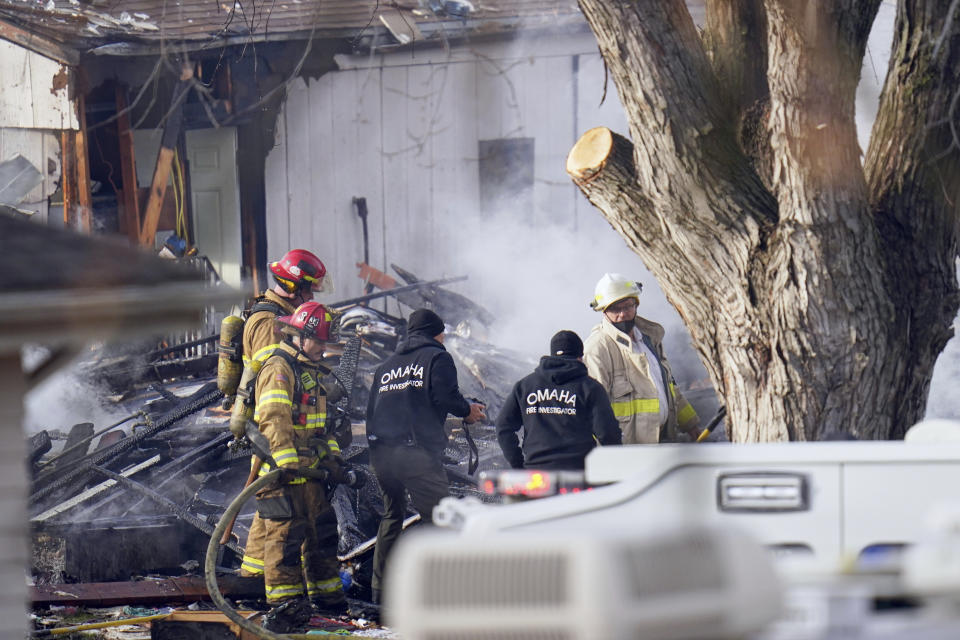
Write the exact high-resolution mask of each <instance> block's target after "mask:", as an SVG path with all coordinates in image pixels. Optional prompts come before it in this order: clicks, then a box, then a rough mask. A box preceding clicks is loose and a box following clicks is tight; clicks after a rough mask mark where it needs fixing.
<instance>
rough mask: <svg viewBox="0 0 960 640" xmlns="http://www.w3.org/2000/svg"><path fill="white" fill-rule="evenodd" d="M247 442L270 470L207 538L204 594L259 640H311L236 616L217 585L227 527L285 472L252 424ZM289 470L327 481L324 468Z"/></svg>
mask: <svg viewBox="0 0 960 640" xmlns="http://www.w3.org/2000/svg"><path fill="white" fill-rule="evenodd" d="M247 439H248V440H249V441H250V445H251V447H252V449H253V451H254V454H255V455H256V456H257V457H258V458H259V459H260V460H263V461H264V462H267V463H268V464H270V467H271V468H272V471H269V472H267V473H266V474H264V475H262V476H260V477H259V478H257V479H256V480H254V481H253V482H252V483H250V484H248V485H247V487H246V488H244V490H243V491H241V492H240V495H238V496H237V497H236V498H234V499H233V502H231V503H230V505H229V506H228V507H227V509H226V510H225V511H224V512H223V515H222V516H220V521H219V522H217V526H216V527H215V528H214V530H213V533H212V534H211V535H210V543H209V544H208V545H207V555H206V558H205V559H204V567H203V568H204V581H205V582H206V584H207V591H209V592H210V599H211V600H213V603H214V604H215V605H217V608H218V609H220V611H221V612H222V613H223V615H225V616H227V617H228V618H229V619H230V620H232V621H233V622H235V623H237V624H238V625H240V627H241V628H242V629H245V630H247V631H249V632H250V633H252V634H254V635H256V636H258V637H260V638H268V639H269V640H276V639H278V638H279V639H283V638H303V639H304V640H306V639H308V638H309V639H311V640H313V639H315V638H316V637H317V634H315V633H314V634H311V635H306V634H300V635H297V634H278V633H274V632H273V631H269V630H267V629H264V628H263V627H261V626H258V625H255V624H254V623H252V622H250V621H249V620H247V619H246V618H244V617H243V616H241V615H240V614H239V613H237V610H236V609H234V608H233V607H231V606H230V603H229V602H227V601H226V599H225V598H224V597H223V594H222V593H221V592H220V586H219V585H218V584H217V555H218V553H219V551H220V549H219V547H220V545H221V544H222V542H221V541H222V540H223V539H224V538H225V537H227V538H228V539H229V536H227V535H226V531H227V527H232V526H233V523H234V522H235V521H236V518H237V514H239V513H240V509H241V508H243V505H244V504H245V503H246V502H247V500H249V499H250V496H252V495H255V494H256V493H257V492H258V491H260V490H261V489H263V488H264V487H266V486H268V485H270V484H271V483H273V482H275V481H277V480H278V479H279V478H280V476H281V475H282V474H283V473H284V470H283V469H279V468H278V467H277V464H276V462H275V461H274V460H273V458H272V457H271V456H270V445H269V443H268V442H267V439H266V438H265V437H264V435H263V434H262V433H260V430H259V429H258V428H257V426H256V425H255V424H254V423H253V422H247ZM292 471H294V472H295V473H296V474H297V475H300V476H302V477H305V478H307V479H308V480H311V479H312V480H319V481H325V480H327V479H328V478H329V473H328V472H327V470H325V469H307V468H298V469H295V470H292ZM336 635H337V636H339V637H343V638H358V637H360V636H352V635H342V634H336Z"/></svg>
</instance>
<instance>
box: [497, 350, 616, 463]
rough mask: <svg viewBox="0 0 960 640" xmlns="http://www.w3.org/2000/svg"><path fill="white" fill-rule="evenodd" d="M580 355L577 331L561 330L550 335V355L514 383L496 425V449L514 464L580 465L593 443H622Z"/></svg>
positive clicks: (607, 401)
mask: <svg viewBox="0 0 960 640" xmlns="http://www.w3.org/2000/svg"><path fill="white" fill-rule="evenodd" d="M582 356H583V342H582V341H581V340H580V336H578V335H577V334H576V333H574V332H573V331H560V332H558V333H557V334H556V335H554V336H553V338H552V339H551V340H550V355H548V356H544V357H543V358H541V359H540V366H539V367H537V369H536V370H535V371H534V372H533V373H531V374H530V375H528V376H527V377H525V378H523V379H522V380H520V381H519V382H517V383H516V384H515V385H513V391H512V392H511V393H510V396H508V397H507V400H506V402H505V403H504V405H503V408H502V409H501V410H500V415H498V416H497V420H496V425H497V440H499V442H500V448H501V449H503V455H504V457H505V458H506V459H507V462H509V463H510V466H511V467H513V468H514V469H522V468H524V467H527V468H532V469H583V459H584V458H585V457H586V455H587V453H589V452H590V450H591V449H593V447H594V446H596V444H597V443H599V444H602V445H607V444H620V426H619V424H618V423H617V419H616V417H615V416H614V415H613V409H612V408H611V407H610V398H609V397H607V392H606V391H604V389H603V386H602V385H601V384H600V383H599V382H597V381H596V380H594V379H593V378H591V377H590V376H588V375H587V368H586V367H585V366H584V364H583V362H582ZM521 427H522V428H523V449H522V450H521V448H520V442H519V439H518V438H517V431H519V430H520V428H521Z"/></svg>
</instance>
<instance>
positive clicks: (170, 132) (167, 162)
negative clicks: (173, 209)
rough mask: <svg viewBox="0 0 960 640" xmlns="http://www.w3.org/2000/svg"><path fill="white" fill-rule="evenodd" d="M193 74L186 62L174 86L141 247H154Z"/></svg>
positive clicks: (141, 233)
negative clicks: (184, 104) (184, 105)
mask: <svg viewBox="0 0 960 640" xmlns="http://www.w3.org/2000/svg"><path fill="white" fill-rule="evenodd" d="M192 78H193V66H192V65H191V64H190V63H189V62H185V63H184V64H183V66H182V68H181V70H180V81H179V82H178V83H177V85H176V87H174V90H173V99H172V101H171V104H170V111H169V112H168V113H167V118H166V119H167V121H166V122H165V123H164V125H163V137H162V138H161V139H160V151H159V153H157V166H156V167H155V168H154V170H153V181H152V182H151V183H150V199H149V200H148V201H147V209H146V213H144V219H143V227H141V229H140V246H141V247H148V248H150V247H153V242H154V236H155V235H156V233H157V225H158V224H159V223H160V210H161V209H162V207H163V197H164V196H165V195H166V193H167V184H168V183H169V182H170V169H171V168H172V165H173V153H174V150H175V149H176V148H177V138H179V137H180V127H181V126H182V125H183V103H184V102H185V101H186V99H187V92H188V91H189V90H190V87H191V83H190V81H191V80H192Z"/></svg>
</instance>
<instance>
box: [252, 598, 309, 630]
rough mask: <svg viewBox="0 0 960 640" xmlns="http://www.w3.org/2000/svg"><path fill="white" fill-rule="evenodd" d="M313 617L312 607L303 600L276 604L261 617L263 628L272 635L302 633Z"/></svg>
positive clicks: (298, 599)
mask: <svg viewBox="0 0 960 640" xmlns="http://www.w3.org/2000/svg"><path fill="white" fill-rule="evenodd" d="M312 615H313V607H311V606H310V602H309V601H308V600H306V599H304V598H297V599H295V600H287V601H286V602H284V603H282V604H278V605H277V606H275V607H274V608H273V609H270V611H268V612H267V615H265V616H264V617H263V625H262V626H263V628H264V629H266V630H267V631H273V632H274V633H294V632H299V631H303V630H304V628H305V627H306V626H307V623H308V622H310V616H312Z"/></svg>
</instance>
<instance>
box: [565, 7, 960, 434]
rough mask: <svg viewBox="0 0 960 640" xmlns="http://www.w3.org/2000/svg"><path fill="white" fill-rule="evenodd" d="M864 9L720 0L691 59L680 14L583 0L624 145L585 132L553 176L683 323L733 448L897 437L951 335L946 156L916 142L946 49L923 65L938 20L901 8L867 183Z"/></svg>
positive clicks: (952, 73) (950, 176)
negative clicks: (857, 117) (561, 177)
mask: <svg viewBox="0 0 960 640" xmlns="http://www.w3.org/2000/svg"><path fill="white" fill-rule="evenodd" d="M879 1H880V0H837V1H836V2H826V3H808V2H799V1H797V0H766V2H764V3H762V4H761V2H760V0H748V1H744V2H734V1H733V0H722V1H717V2H714V3H710V4H709V5H708V12H707V15H708V31H707V33H706V37H705V41H706V42H707V48H705V47H704V44H703V43H702V42H701V40H700V38H699V36H698V34H697V31H696V28H695V27H694V25H693V22H692V20H691V18H690V15H689V13H688V12H687V10H686V7H685V5H684V4H683V2H682V0H639V1H630V0H580V5H581V8H582V9H583V12H584V14H585V15H586V17H587V20H588V21H589V22H590V25H591V27H592V28H593V30H594V33H595V34H596V36H597V40H598V42H599V44H600V50H601V53H602V54H603V56H604V59H605V60H606V63H607V65H608V67H609V68H610V70H611V73H612V75H613V78H614V81H615V83H616V85H617V88H618V90H619V92H620V98H621V102H622V103H623V105H624V109H625V110H626V113H627V118H628V121H629V123H630V134H631V137H632V138H633V140H634V141H636V142H635V145H634V144H631V143H630V141H629V140H627V139H626V138H624V137H622V136H619V135H617V134H612V133H610V132H607V131H605V130H602V129H601V130H593V131H591V132H588V133H587V134H585V135H584V137H583V138H581V140H580V141H579V142H578V143H577V146H576V147H575V148H574V150H573V151H571V154H570V157H569V158H568V171H569V172H570V174H571V176H572V177H573V178H574V180H575V182H576V183H577V184H578V185H579V186H580V188H581V189H582V190H583V192H584V193H585V194H586V195H587V197H588V198H589V199H590V200H591V202H593V203H594V204H595V205H596V206H597V207H598V208H599V209H600V210H601V211H602V213H603V214H604V216H605V217H606V218H607V220H609V221H610V223H611V225H613V227H614V228H615V229H616V230H617V231H618V232H619V233H620V234H621V235H623V236H624V238H625V239H626V240H627V242H628V244H629V245H630V246H631V247H632V248H633V249H634V251H636V252H637V253H638V254H639V255H640V257H641V258H642V259H643V260H644V263H645V264H646V265H647V267H648V268H649V269H650V271H651V272H652V273H653V274H654V275H655V276H656V277H657V279H658V281H659V282H660V284H661V287H662V288H663V290H664V292H665V293H666V295H667V298H668V299H669V300H670V302H671V303H672V304H673V305H674V306H675V307H676V308H677V310H678V311H679V312H680V314H681V316H682V317H683V319H684V321H685V322H686V324H687V327H688V328H689V329H690V333H691V337H692V339H693V342H694V345H695V347H696V348H697V350H698V352H699V353H700V356H701V359H702V360H703V362H704V364H705V365H706V367H707V370H708V371H709V373H710V375H711V378H712V380H713V382H714V385H715V387H716V388H717V390H718V391H719V393H720V394H721V395H722V396H723V397H724V399H725V402H726V404H727V409H728V413H729V416H730V418H729V422H730V429H729V430H730V432H731V435H732V437H733V439H734V440H735V441H740V442H747V441H765V440H787V439H790V440H811V439H817V438H818V437H819V436H820V435H821V434H823V433H825V432H827V431H829V430H836V429H840V430H846V431H850V432H852V433H854V434H856V435H857V436H859V437H862V438H888V437H899V436H902V435H903V432H904V430H905V428H906V427H907V426H909V425H910V424H913V423H914V422H916V421H917V420H918V419H920V418H921V417H922V415H923V410H924V408H925V404H926V390H927V388H928V386H929V381H930V376H931V373H932V369H933V363H934V360H935V358H936V355H937V354H938V353H939V352H940V350H941V349H942V348H943V345H944V344H945V341H946V339H947V338H948V337H949V335H950V323H951V321H952V319H953V317H954V315H955V314H956V310H957V304H958V298H957V284H956V278H955V276H954V258H955V257H956V251H957V245H956V229H955V226H956V222H955V221H956V217H957V201H958V200H957V197H958V195H960V171H958V158H960V154H958V149H957V147H956V145H955V146H953V147H950V148H945V145H944V135H942V133H941V134H939V135H933V136H931V135H930V134H929V130H928V129H927V128H926V125H927V124H932V123H934V122H936V121H938V120H942V119H943V118H944V117H945V115H946V114H947V112H948V110H949V107H950V101H951V92H952V91H955V90H957V87H958V82H957V73H958V72H957V69H958V68H960V64H958V61H957V59H956V58H957V56H958V50H960V42H958V41H960V38H958V37H956V36H954V37H953V38H949V37H947V38H941V39H940V40H939V42H941V47H940V50H939V54H938V57H937V58H936V59H932V53H931V51H932V49H933V48H934V46H935V43H936V42H937V41H938V39H937V38H938V35H939V29H941V28H942V27H943V21H944V16H945V15H946V14H947V6H946V4H947V3H946V2H945V1H941V0H927V1H926V3H924V2H923V0H913V1H912V2H902V3H901V14H902V15H904V14H905V15H909V16H910V20H909V21H907V20H906V19H904V21H903V24H900V25H899V28H898V36H897V37H898V42H899V43H900V44H898V48H897V49H896V51H895V55H894V59H893V60H892V61H891V73H890V75H889V76H888V80H887V86H886V88H885V89H884V96H883V103H882V108H881V114H880V117H879V118H878V123H877V126H876V127H875V130H874V137H873V140H872V142H871V147H870V151H869V153H868V162H867V166H868V172H867V174H866V175H868V176H869V183H868V180H867V178H865V173H864V169H863V165H862V164H861V161H860V150H859V147H858V144H857V139H856V125H855V121H854V96H855V91H856V85H857V82H858V79H859V72H860V68H861V62H862V58H863V53H864V48H865V44H866V40H867V36H868V34H869V30H870V25H871V24H872V22H873V18H874V16H875V14H876V11H877V8H878V6H879ZM745 34H746V35H745ZM707 49H709V55H708V53H707ZM711 61H712V62H713V65H714V66H711ZM918 73H919V76H917V75H915V74H918ZM718 78H719V79H720V80H719V81H718ZM892 79H893V80H892ZM955 121H956V117H955ZM944 126H945V125H941V129H942V128H944ZM935 143H940V145H941V146H940V147H939V148H936V149H935V148H934V144H935ZM938 151H940V152H943V153H942V154H941V156H940V157H939V158H938V159H937V160H936V161H934V160H933V156H934V155H935V153H936V152H938ZM868 184H869V186H868ZM931 235H935V236H936V237H935V238H932V237H930V236H931Z"/></svg>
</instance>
